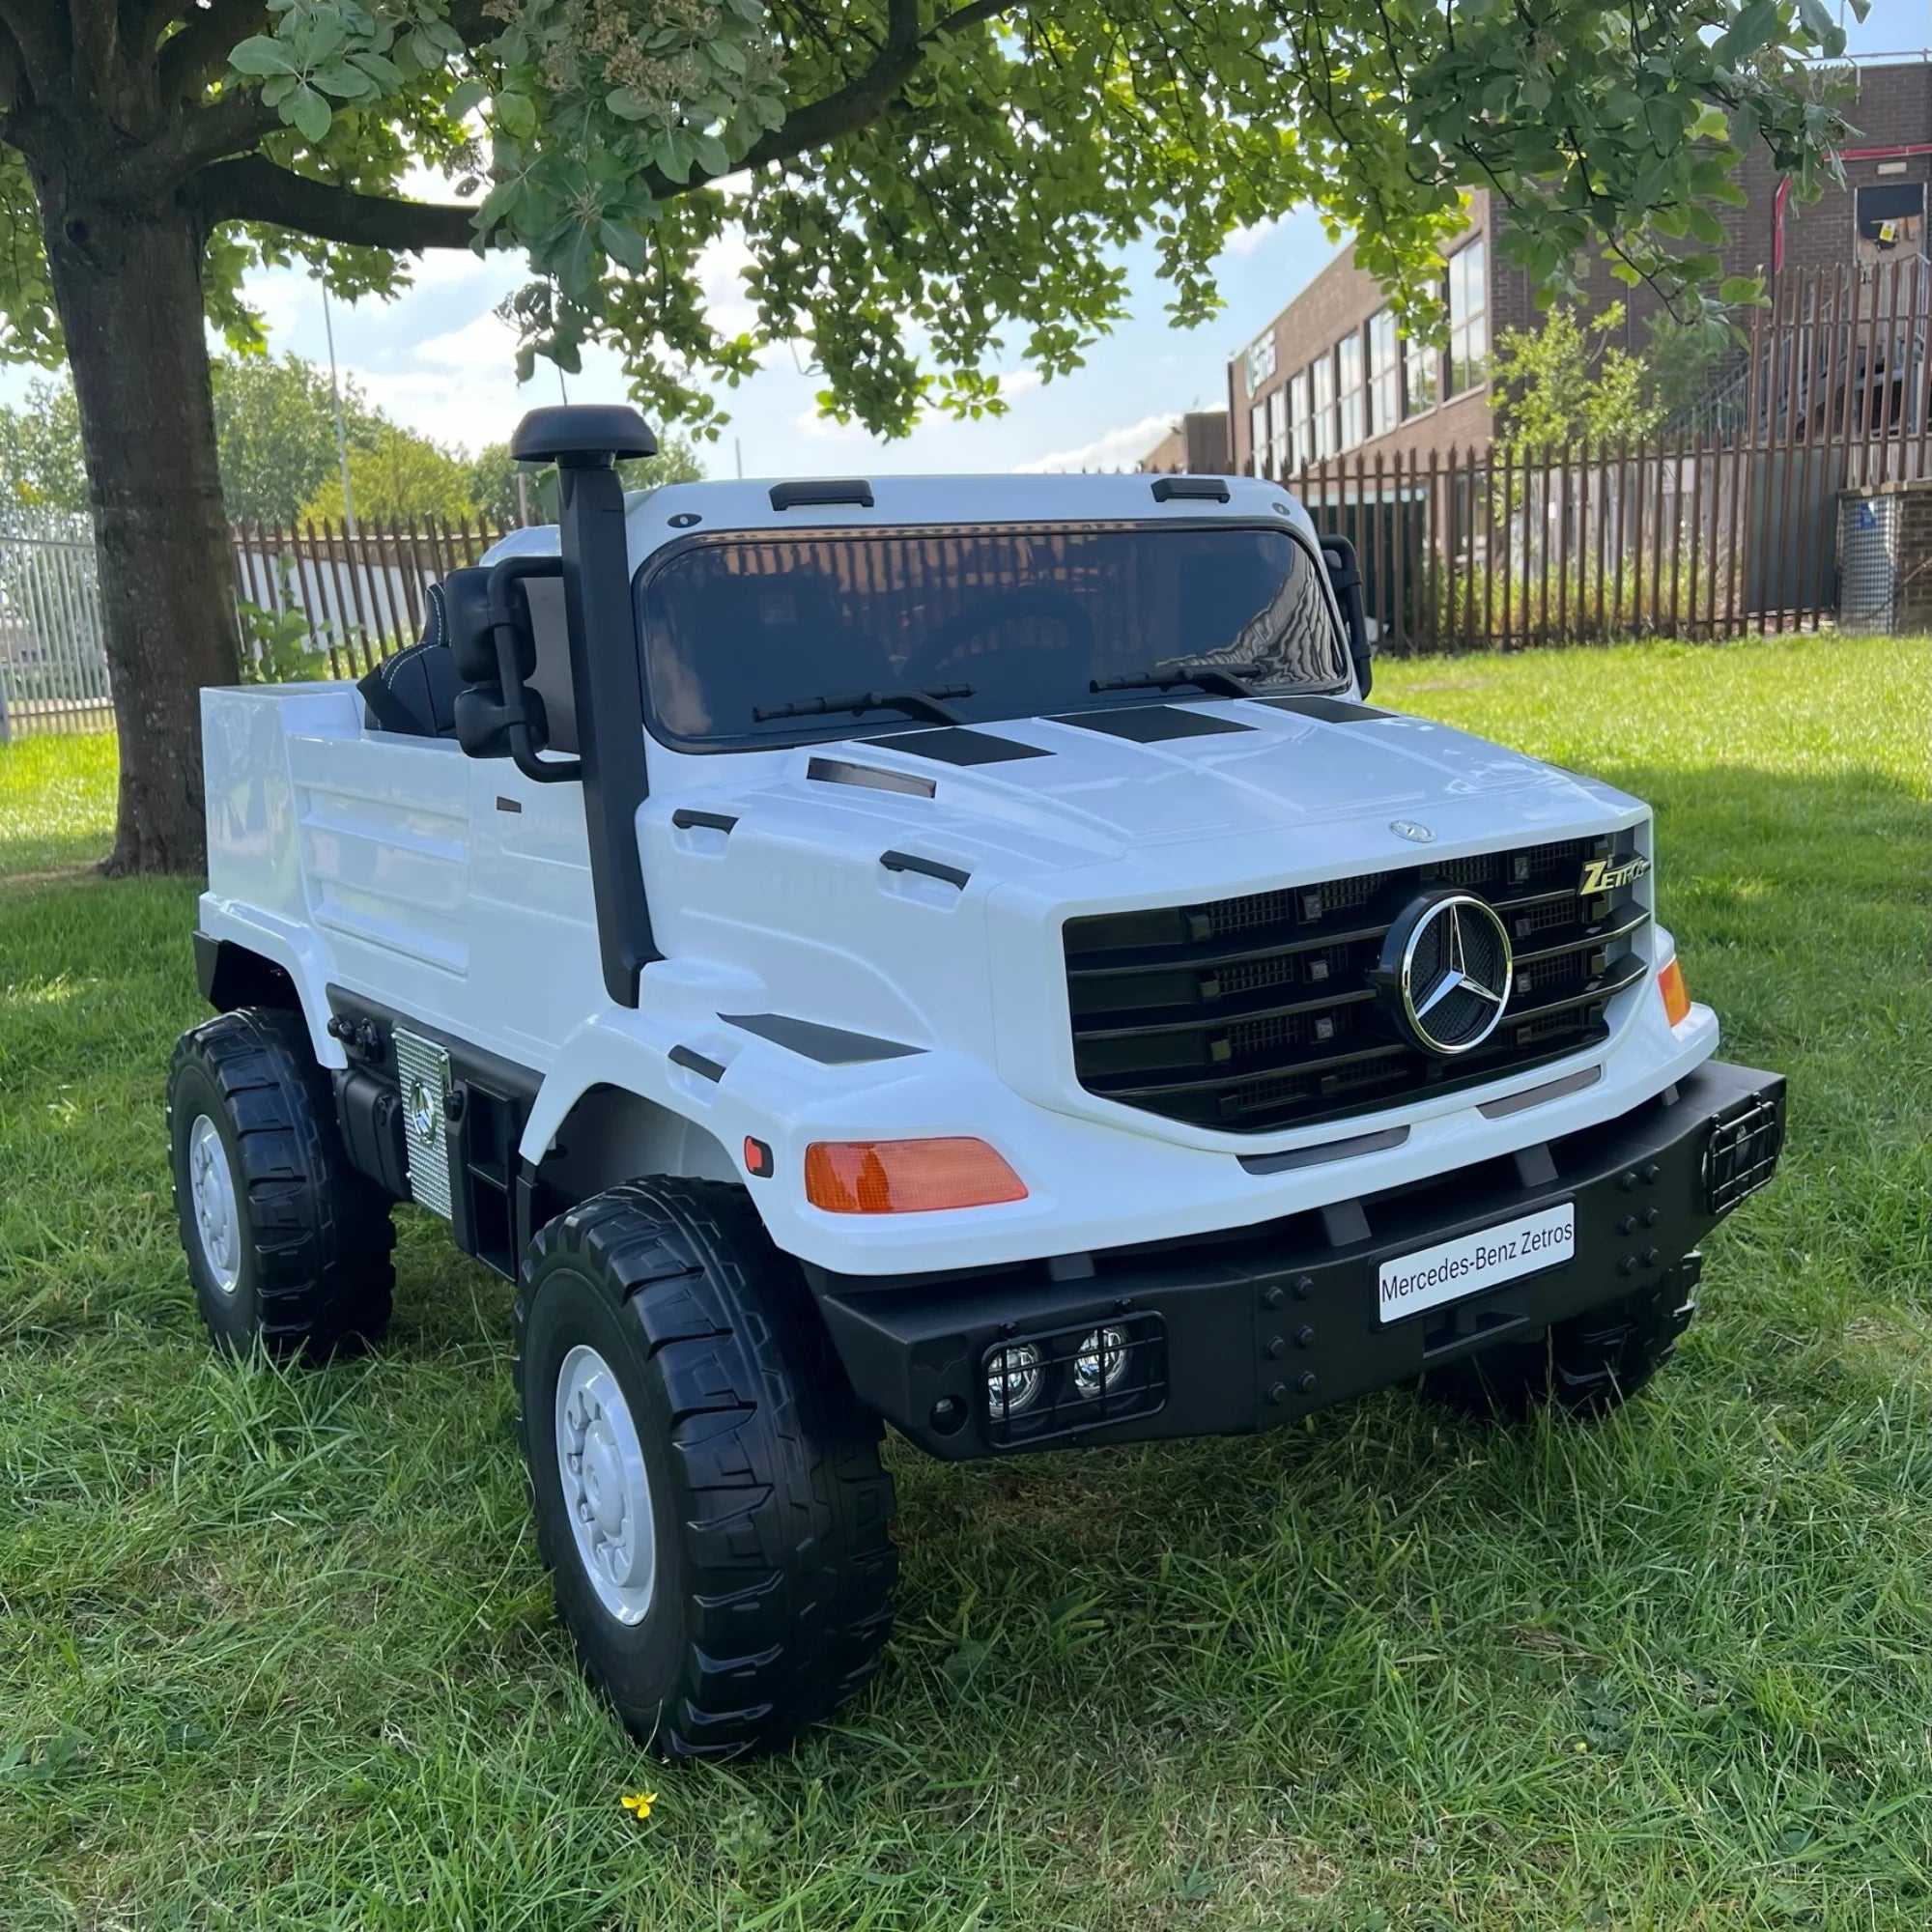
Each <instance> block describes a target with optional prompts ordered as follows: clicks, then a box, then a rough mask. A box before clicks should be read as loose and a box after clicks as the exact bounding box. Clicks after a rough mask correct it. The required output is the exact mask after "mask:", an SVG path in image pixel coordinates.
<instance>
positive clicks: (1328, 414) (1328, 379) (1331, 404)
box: [1308, 355, 1335, 463]
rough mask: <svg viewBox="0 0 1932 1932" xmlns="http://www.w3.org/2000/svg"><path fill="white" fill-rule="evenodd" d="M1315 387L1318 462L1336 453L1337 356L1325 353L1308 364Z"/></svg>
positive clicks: (1316, 452) (1315, 449) (1315, 450)
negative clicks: (1317, 359)
mask: <svg viewBox="0 0 1932 1932" xmlns="http://www.w3.org/2000/svg"><path fill="white" fill-rule="evenodd" d="M1308 373H1309V376H1310V377H1311V379H1312V380H1313V383H1314V388H1315V411H1314V414H1315V440H1314V456H1315V461H1316V462H1317V463H1322V462H1325V461H1326V460H1327V459H1328V458H1329V457H1331V456H1333V455H1334V454H1335V358H1334V356H1332V355H1324V356H1322V357H1321V360H1320V361H1317V362H1311V363H1310V364H1309V365H1308Z"/></svg>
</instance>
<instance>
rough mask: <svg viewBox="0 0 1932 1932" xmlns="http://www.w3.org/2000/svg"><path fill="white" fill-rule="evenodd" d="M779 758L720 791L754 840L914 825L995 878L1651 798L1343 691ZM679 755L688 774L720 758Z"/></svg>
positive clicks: (899, 737) (1377, 851) (1321, 853)
mask: <svg viewBox="0 0 1932 1932" xmlns="http://www.w3.org/2000/svg"><path fill="white" fill-rule="evenodd" d="M774 761H775V760H774V758H773V754H757V758H756V762H757V764H758V765H759V766H760V767H762V768H764V771H765V772H766V773H767V774H768V776H767V777H766V779H765V781H764V782H763V783H760V784H757V785H754V786H753V785H748V786H746V787H744V788H743V789H739V788H737V787H726V786H719V787H716V790H717V793H718V795H719V796H720V797H723V796H724V795H725V793H726V792H727V791H728V792H729V793H730V795H731V797H732V798H733V800H734V803H735V806H736V808H737V809H740V810H742V811H743V813H744V815H745V818H746V820H747V823H746V828H745V829H746V830H747V831H748V832H752V833H753V834H754V835H755V833H756V832H757V831H758V830H759V829H761V828H762V829H769V830H772V831H779V830H780V829H781V828H784V829H785V830H791V831H803V830H805V829H806V826H805V824H804V823H803V822H802V821H810V824H811V827H812V830H813V836H814V838H816V839H822V841H823V843H824V844H826V845H832V846H838V845H842V844H844V843H845V842H846V840H847V838H849V839H851V840H852V841H854V842H855V843H858V844H860V845H863V846H867V856H868V857H870V858H876V856H877V855H876V853H874V852H871V851H870V850H869V841H870V840H872V839H876V838H881V837H884V838H886V839H887V842H888V843H893V842H898V843H905V842H907V841H909V840H917V846H916V849H917V850H918V851H919V852H920V853H921V854H923V855H924V856H927V857H933V858H938V859H941V860H943V861H945V862H947V863H950V864H952V865H955V866H957V867H960V868H961V869H965V870H971V871H975V872H981V871H985V872H990V873H991V874H993V875H994V876H995V877H999V876H1005V877H1013V876H1017V875H1022V874H1024V873H1027V872H1031V871H1036V870H1038V869H1046V870H1053V869H1058V868H1061V867H1069V866H1081V865H1091V864H1104V863H1106V862H1108V861H1118V860H1121V859H1123V858H1127V857H1129V856H1131V857H1132V858H1133V860H1134V861H1135V863H1136V866H1137V867H1138V868H1139V869H1141V870H1142V871H1144V872H1152V873H1154V874H1157V875H1162V876H1166V877H1170V878H1172V879H1174V880H1175V881H1177V882H1179V883H1182V884H1184V885H1185V886H1186V887H1187V888H1188V889H1189V890H1190V891H1192V890H1194V889H1196V888H1202V887H1208V886H1211V885H1213V884H1215V883H1216V882H1218V881H1220V880H1223V879H1234V880H1236V881H1240V880H1243V879H1245V878H1249V877H1254V876H1259V875H1264V874H1268V873H1274V874H1281V873H1283V872H1284V871H1286V870H1288V869H1291V868H1293V869H1300V868H1301V867H1303V866H1305V865H1312V866H1315V867H1321V868H1322V869H1333V868H1334V867H1336V866H1337V865H1338V864H1348V863H1353V862H1354V861H1355V860H1356V859H1357V858H1359V860H1360V862H1361V863H1362V864H1363V865H1365V866H1370V865H1373V864H1375V863H1376V862H1377V861H1378V860H1379V859H1384V858H1386V857H1388V856H1389V855H1390V854H1395V853H1399V854H1404V855H1406V856H1405V857H1404V859H1403V863H1405V864H1413V863H1415V860H1416V858H1417V857H1418V856H1419V854H1418V853H1417V849H1416V848H1417V845H1418V844H1430V845H1440V846H1447V845H1450V844H1455V845H1458V846H1461V847H1463V849H1468V848H1469V847H1470V846H1471V844H1474V845H1492V844H1495V843H1497V842H1501V841H1507V840H1515V839H1520V838H1537V837H1539V836H1542V835H1543V834H1544V833H1545V832H1546V831H1547V832H1548V836H1550V837H1557V836H1563V835H1565V834H1568V833H1570V832H1572V831H1574V830H1576V829H1577V828H1578V827H1579V826H1586V825H1587V826H1597V825H1602V824H1604V823H1605V821H1606V820H1607V819H1608V818H1609V817H1611V816H1613V815H1614V816H1616V817H1620V818H1621V817H1625V816H1627V815H1628V814H1630V813H1632V812H1634V811H1639V810H1641V808H1640V807H1639V806H1638V805H1637V802H1636V801H1635V800H1634V799H1631V798H1629V797H1627V796H1626V795H1624V794H1623V793H1621V792H1618V791H1616V790H1614V789H1613V788H1612V787H1610V786H1607V785H1604V784H1601V783H1598V782H1596V781H1592V780H1587V779H1582V778H1578V777H1577V776H1575V775H1574V774H1572V773H1569V772H1565V771H1562V770H1560V769H1558V768H1557V767H1555V766H1552V765H1548V764H1545V763H1542V762H1541V761H1539V760H1537V759H1535V758H1530V757H1526V756H1524V755H1523V754H1522V753H1518V752H1512V751H1508V750H1505V749H1503V748H1502V747H1499V746H1496V745H1492V744H1489V743H1486V742H1485V741H1484V740H1482V739H1480V738H1476V737H1472V736H1471V735H1469V734H1468V733H1466V732H1463V731H1458V730H1455V729H1453V728H1451V727H1449V726H1447V725H1436V724H1433V723H1430V722H1428V721H1426V720H1423V719H1418V718H1409V717H1405V716H1402V715H1401V714H1399V713H1395V712H1389V711H1382V710H1379V709H1377V708H1375V707H1372V706H1369V705H1364V704H1358V703H1354V702H1351V701H1347V700H1341V699H1334V698H1314V697H1311V698H1288V699H1279V700H1258V701H1236V700H1229V701H1219V702H1207V703H1190V702H1182V703H1179V704H1173V705H1150V704H1137V705H1134V706H1132V707H1124V706H1123V707H1122V708H1120V709H1118V710H1114V711H1110V712H1106V713H1089V714H1085V716H1084V717H1083V718H1082V719H1081V721H1080V722H1077V723H1076V722H1073V721H1071V720H1068V719H1058V720H1056V719H1028V720H1024V721H1017V722H1013V723H1003V724H999V725H985V726H974V727H970V728H966V729H950V728H948V729H934V730H927V729H916V730H908V731H905V732H895V733H893V734H891V735H889V736H885V737H879V738H871V739H867V740H846V741H842V742H838V743H834V744H829V745H817V746H813V747H810V748H800V749H798V750H796V751H793V752H790V753H784V754H781V769H780V770H779V771H776V772H774V771H772V770H771V764H772V763H773V762H774ZM680 762H681V763H683V764H685V766H686V771H687V773H689V772H690V765H691V763H694V762H698V763H702V764H707V765H708V764H711V763H713V762H714V761H713V760H703V761H680ZM731 762H733V763H738V762H743V763H746V764H750V763H751V762H752V760H751V759H745V760H742V761H741V760H736V759H734V760H732V761H731ZM691 775H693V776H695V774H691ZM720 776H721V777H722V776H723V775H722V774H721V775H720ZM747 776H749V774H747ZM706 789H707V790H712V789H713V787H706ZM690 799H691V795H690V794H688V793H680V795H679V801H677V802H690ZM1204 846H1205V847H1207V848H1208V851H1207V852H1204V851H1203V850H1202V849H1201V848H1202V847H1204Z"/></svg>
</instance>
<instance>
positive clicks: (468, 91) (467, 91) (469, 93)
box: [442, 80, 490, 121]
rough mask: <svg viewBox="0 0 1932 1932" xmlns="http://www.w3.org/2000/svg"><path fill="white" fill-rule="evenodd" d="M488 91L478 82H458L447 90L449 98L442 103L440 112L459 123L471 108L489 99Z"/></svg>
mask: <svg viewBox="0 0 1932 1932" xmlns="http://www.w3.org/2000/svg"><path fill="white" fill-rule="evenodd" d="M489 98H490V90H489V88H488V87H487V86H485V85H484V83H483V82H482V81H480V80H460V81H458V82H457V84H456V85H455V86H454V87H452V88H451V89H450V90H449V98H448V99H446V100H445V101H444V102H443V103H442V111H443V112H444V113H445V114H447V115H448V116H449V118H450V119H451V120H452V121H461V120H462V119H463V117H464V116H465V115H466V114H468V113H469V111H470V109H471V108H473V107H476V106H478V105H480V104H481V103H482V102H483V101H485V100H487V99H489Z"/></svg>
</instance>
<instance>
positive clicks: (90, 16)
mask: <svg viewBox="0 0 1932 1932" xmlns="http://www.w3.org/2000/svg"><path fill="white" fill-rule="evenodd" d="M67 11H68V23H69V24H68V32H69V34H70V35H71V37H72V43H73V69H74V74H75V77H76V78H82V77H83V76H85V77H88V78H93V77H96V76H99V77H101V78H104V77H105V75H106V74H107V72H108V71H109V70H110V69H111V68H112V67H113V64H114V56H115V52H116V50H117V49H118V48H119V46H120V44H121V9H120V8H119V6H118V5H117V4H116V0H68V10H67ZM96 84H97V85H98V84H99V81H98V80H97V81H96Z"/></svg>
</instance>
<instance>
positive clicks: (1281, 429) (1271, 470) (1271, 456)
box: [1268, 389, 1288, 477]
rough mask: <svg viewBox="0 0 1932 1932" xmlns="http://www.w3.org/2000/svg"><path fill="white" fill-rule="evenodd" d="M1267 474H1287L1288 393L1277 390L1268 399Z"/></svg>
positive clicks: (1277, 475) (1284, 390)
mask: <svg viewBox="0 0 1932 1932" xmlns="http://www.w3.org/2000/svg"><path fill="white" fill-rule="evenodd" d="M1268 474H1269V475H1270V476H1276V477H1280V476H1286V475H1287V474H1288V391H1287V390H1286V389H1277V390H1276V391H1275V392H1274V394H1273V395H1271V396H1270V397H1269V398H1268Z"/></svg>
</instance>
